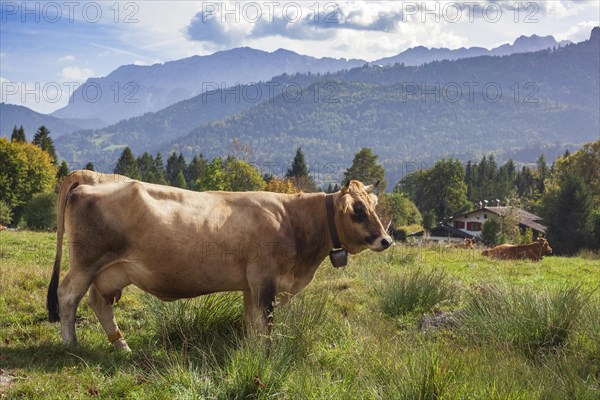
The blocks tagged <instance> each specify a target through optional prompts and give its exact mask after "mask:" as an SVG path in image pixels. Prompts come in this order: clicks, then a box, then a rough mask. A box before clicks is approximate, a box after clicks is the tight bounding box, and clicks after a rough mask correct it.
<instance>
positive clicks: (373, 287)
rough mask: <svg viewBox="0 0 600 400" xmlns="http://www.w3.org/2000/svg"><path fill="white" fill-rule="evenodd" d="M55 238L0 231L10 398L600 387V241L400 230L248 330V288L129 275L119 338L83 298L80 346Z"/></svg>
mask: <svg viewBox="0 0 600 400" xmlns="http://www.w3.org/2000/svg"><path fill="white" fill-rule="evenodd" d="M55 241H56V234H53V233H33V232H8V231H3V232H0V340H1V342H0V398H6V399H18V398H23V399H34V398H35V399H45V398H47V399H90V398H98V399H113V398H119V399H121V398H123V399H198V398H216V399H252V398H260V399H267V398H275V399H386V400H387V399H485V400H488V399H590V400H591V399H594V400H597V399H598V398H600V256H598V254H594V253H589V252H588V253H581V254H580V255H579V256H578V257H572V258H564V257H546V258H544V259H543V260H542V261H541V262H537V263H536V262H531V261H492V260H488V259H486V258H483V257H482V256H481V255H480V251H479V250H474V251H468V250H462V249H452V250H450V249H446V248H444V247H428V248H419V247H418V246H406V245H396V246H394V247H393V248H391V249H389V250H388V251H386V252H383V253H378V254H375V253H372V252H368V251H365V252H364V253H362V254H360V255H358V256H352V257H351V262H350V264H349V266H347V267H345V268H343V269H335V268H333V267H332V266H331V264H330V263H329V261H328V260H326V261H325V262H324V263H323V265H322V266H321V267H320V268H319V271H318V272H317V275H316V277H315V279H314V281H313V282H312V283H311V284H310V285H309V286H308V287H307V288H306V289H305V290H304V292H302V293H301V294H300V295H299V296H297V297H296V298H295V299H294V300H293V301H292V302H291V303H290V304H288V305H286V306H285V307H282V308H281V309H276V314H275V325H274V329H273V333H272V335H271V336H270V337H261V338H255V337H249V336H248V335H246V334H245V332H244V326H243V322H242V300H241V295H240V294H237V293H225V294H215V295H210V296H204V297H199V298H196V299H191V300H181V301H176V302H171V303H164V302H161V301H159V300H157V299H155V298H153V297H152V296H150V295H147V294H145V293H143V292H142V291H140V290H138V289H137V288H134V287H128V288H126V289H125V290H124V292H123V297H122V299H121V301H120V303H118V304H117V305H116V307H115V314H116V318H117V321H118V322H119V325H120V328H121V330H122V331H123V334H124V336H125V337H126V339H127V341H128V343H129V346H130V347H131V349H132V351H133V353H132V354H123V353H120V352H117V351H115V350H113V349H112V347H111V346H110V344H109V342H108V340H107V338H106V337H105V335H104V333H103V331H102V328H101V326H100V323H99V322H98V321H97V320H96V317H95V316H94V315H93V313H92V311H91V310H90V309H89V308H88V306H87V305H86V304H85V301H82V302H81V304H80V306H79V309H78V318H77V334H78V340H79V346H78V347H74V348H63V347H62V345H61V341H60V326H59V324H51V323H49V322H47V313H46V309H45V297H46V289H47V285H48V282H49V280H50V275H51V269H52V264H53V259H54V246H55ZM64 258H65V259H64V260H63V275H62V276H64V272H65V271H66V267H67V260H66V258H67V257H64Z"/></svg>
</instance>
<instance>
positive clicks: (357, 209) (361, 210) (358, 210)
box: [354, 203, 365, 215]
mask: <svg viewBox="0 0 600 400" xmlns="http://www.w3.org/2000/svg"><path fill="white" fill-rule="evenodd" d="M354 214H356V215H364V214H365V205H364V204H363V203H356V204H355V205H354Z"/></svg>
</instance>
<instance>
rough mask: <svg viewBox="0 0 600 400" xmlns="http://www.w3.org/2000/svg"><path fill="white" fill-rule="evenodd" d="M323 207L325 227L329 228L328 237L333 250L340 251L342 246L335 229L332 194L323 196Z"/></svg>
mask: <svg viewBox="0 0 600 400" xmlns="http://www.w3.org/2000/svg"><path fill="white" fill-rule="evenodd" d="M325 206H326V208H327V225H328V226H329V236H330V237H331V241H332V243H333V249H334V250H335V249H341V248H342V244H341V243H340V237H339V236H338V233H337V228H336V227H335V217H334V216H335V214H334V210H333V193H329V194H327V195H325Z"/></svg>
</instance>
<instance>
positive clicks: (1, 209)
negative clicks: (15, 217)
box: [0, 200, 12, 226]
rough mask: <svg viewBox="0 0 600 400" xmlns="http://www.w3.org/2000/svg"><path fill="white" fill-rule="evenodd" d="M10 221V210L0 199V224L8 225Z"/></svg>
mask: <svg viewBox="0 0 600 400" xmlns="http://www.w3.org/2000/svg"><path fill="white" fill-rule="evenodd" d="M11 222H12V210H11V209H10V206H9V205H8V204H6V203H5V202H4V201H2V200H0V225H5V226H6V225H10V223H11Z"/></svg>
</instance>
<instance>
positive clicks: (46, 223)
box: [23, 192, 56, 230]
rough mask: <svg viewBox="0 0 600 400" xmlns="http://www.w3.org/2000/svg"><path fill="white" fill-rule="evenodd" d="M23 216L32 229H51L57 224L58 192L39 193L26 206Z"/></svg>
mask: <svg viewBox="0 0 600 400" xmlns="http://www.w3.org/2000/svg"><path fill="white" fill-rule="evenodd" d="M23 216H24V217H25V221H26V222H27V227H28V228H30V229H36V230H42V229H51V228H54V227H55V226H56V194H55V193H53V192H45V193H37V194H35V195H33V198H32V199H31V201H30V202H29V204H27V206H25V210H24V211H23Z"/></svg>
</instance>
